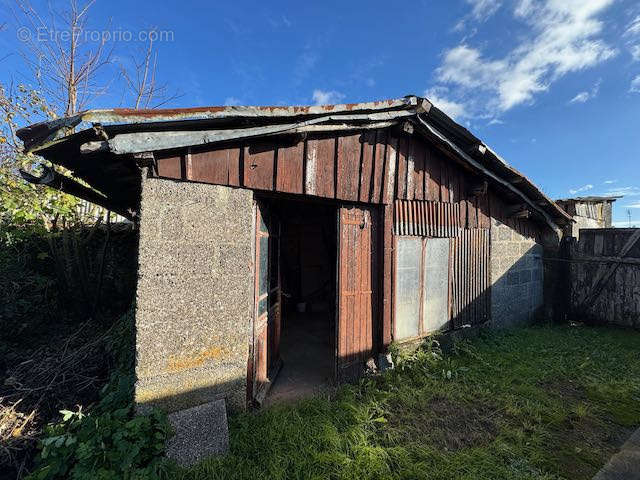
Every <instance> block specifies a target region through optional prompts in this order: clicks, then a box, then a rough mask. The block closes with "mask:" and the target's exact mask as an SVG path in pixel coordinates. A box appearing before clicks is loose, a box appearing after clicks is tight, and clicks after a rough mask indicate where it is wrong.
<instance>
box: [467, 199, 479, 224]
mask: <svg viewBox="0 0 640 480" xmlns="http://www.w3.org/2000/svg"><path fill="white" fill-rule="evenodd" d="M464 203H465V204H466V206H467V228H478V215H477V213H476V212H477V210H476V197H469V198H467V199H466V200H465V202H464Z"/></svg>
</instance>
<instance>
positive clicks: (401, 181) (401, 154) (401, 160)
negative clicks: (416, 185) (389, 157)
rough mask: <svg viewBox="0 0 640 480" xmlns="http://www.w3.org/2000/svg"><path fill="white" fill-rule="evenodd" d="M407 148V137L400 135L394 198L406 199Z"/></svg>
mask: <svg viewBox="0 0 640 480" xmlns="http://www.w3.org/2000/svg"><path fill="white" fill-rule="evenodd" d="M408 150H409V137H406V136H403V137H400V139H399V143H398V168H397V172H396V195H395V198H400V199H402V200H406V199H407V155H408Z"/></svg>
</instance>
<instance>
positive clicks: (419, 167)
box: [410, 138, 426, 200]
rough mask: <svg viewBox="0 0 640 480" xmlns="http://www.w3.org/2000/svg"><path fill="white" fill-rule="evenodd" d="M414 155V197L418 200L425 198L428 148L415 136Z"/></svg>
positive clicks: (413, 140)
mask: <svg viewBox="0 0 640 480" xmlns="http://www.w3.org/2000/svg"><path fill="white" fill-rule="evenodd" d="M411 144H412V156H413V166H414V168H413V172H410V174H411V175H413V198H414V199H416V200H423V199H424V157H425V155H426V150H425V148H424V144H423V143H422V142H421V141H420V140H417V139H415V138H413V139H412V140H411Z"/></svg>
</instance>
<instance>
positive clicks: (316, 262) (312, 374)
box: [260, 199, 337, 405]
mask: <svg viewBox="0 0 640 480" xmlns="http://www.w3.org/2000/svg"><path fill="white" fill-rule="evenodd" d="M260 204H261V205H262V207H261V208H262V209H263V210H264V211H268V212H269V213H268V215H269V217H270V219H271V224H272V225H271V226H270V227H271V231H272V233H275V232H276V227H275V226H274V224H275V220H274V219H276V218H277V223H278V227H277V235H278V240H279V241H278V247H272V249H271V254H270V257H271V258H270V261H269V263H270V264H271V267H270V270H271V275H270V276H271V277H273V278H274V279H275V277H274V275H273V269H275V268H276V266H275V263H276V260H275V258H274V256H275V255H276V254H277V253H278V252H279V261H277V263H278V264H279V270H280V271H279V284H280V302H279V303H280V310H279V312H276V314H279V316H280V318H279V322H280V325H279V329H277V330H279V332H278V333H279V338H278V339H277V340H276V341H279V345H278V346H277V347H275V346H274V345H273V343H274V342H267V344H268V345H269V346H268V348H269V349H274V348H275V349H277V351H278V355H279V358H280V360H281V362H280V367H279V369H278V371H277V372H273V373H272V376H273V378H270V379H269V383H270V385H269V392H268V394H266V396H265V398H264V400H263V401H262V402H261V403H262V404H263V405H268V404H273V403H280V402H287V401H294V400H297V399H300V398H304V397H308V396H312V395H314V394H316V393H319V392H321V391H323V390H326V389H328V388H330V387H331V385H332V384H333V381H334V371H335V361H336V357H335V352H336V345H335V338H336V334H335V331H336V328H335V318H336V311H335V308H336V250H337V247H336V242H337V236H336V222H337V213H336V212H337V208H336V207H334V206H331V205H326V204H322V203H314V202H303V201H293V200H281V199H262V200H261V201H260ZM272 236H273V235H272ZM271 244H272V245H275V241H274V240H272V241H271ZM271 330H272V331H275V330H276V329H275V328H272V329H271ZM267 356H269V355H267Z"/></svg>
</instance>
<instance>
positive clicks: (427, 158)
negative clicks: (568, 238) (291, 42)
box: [19, 96, 572, 411]
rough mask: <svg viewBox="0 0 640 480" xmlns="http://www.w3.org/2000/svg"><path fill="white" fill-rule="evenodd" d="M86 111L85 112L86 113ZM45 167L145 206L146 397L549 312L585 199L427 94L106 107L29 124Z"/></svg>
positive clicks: (241, 399)
mask: <svg viewBox="0 0 640 480" xmlns="http://www.w3.org/2000/svg"><path fill="white" fill-rule="evenodd" d="M74 129H75V130H74ZM19 136H20V138H21V139H22V140H23V141H24V143H25V146H26V148H27V149H28V150H29V151H31V152H34V153H37V154H39V155H41V156H43V157H44V158H46V159H48V160H49V161H51V162H52V163H53V164H56V165H61V166H64V167H66V168H68V169H70V170H71V171H72V172H73V174H74V176H76V177H77V178H80V179H82V180H83V181H84V182H86V183H87V184H88V185H90V186H91V188H87V187H86V186H84V185H81V184H79V183H77V182H75V181H74V180H72V179H70V178H68V177H61V176H60V175H59V174H56V173H55V172H53V171H47V172H46V174H45V175H44V176H43V178H42V179H32V180H33V181H36V182H41V183H48V184H50V185H54V186H56V187H57V188H61V189H63V190H67V191H70V192H72V193H75V194H77V195H80V196H84V197H85V198H88V199H89V200H91V201H94V202H96V203H99V204H102V205H104V206H106V207H108V208H110V209H112V210H114V211H116V212H118V213H120V214H122V215H126V216H128V217H129V218H132V219H135V221H136V222H137V223H138V224H139V230H140V238H139V259H138V285H137V302H136V329H137V332H136V335H137V363H136V376H137V383H136V401H137V402H138V404H139V405H141V406H144V405H159V406H162V407H164V408H166V409H167V410H169V411H177V410H181V409H186V408H189V407H192V406H195V405H199V404H203V403H206V402H209V401H213V400H215V399H219V398H225V399H226V400H227V404H228V405H230V406H231V407H232V408H239V409H241V408H245V407H246V406H247V405H248V404H260V403H262V402H264V401H265V398H267V396H268V393H269V390H270V388H271V387H272V386H274V388H273V394H274V395H280V396H282V397H286V396H287V395H288V390H286V389H284V390H282V389H281V390H280V391H279V392H277V389H278V387H277V385H278V381H279V379H282V381H281V383H282V384H284V385H288V386H289V387H292V388H294V387H296V385H297V386H299V387H300V388H303V389H307V390H313V389H314V388H317V387H319V386H321V385H322V384H326V383H327V382H340V381H344V380H349V379H353V378H356V377H358V376H359V375H361V374H362V372H363V371H364V369H365V364H366V363H367V362H368V361H369V364H371V361H372V360H373V361H377V360H378V357H379V355H380V354H384V353H385V352H386V351H387V349H388V347H389V345H390V344H391V342H399V343H402V342H410V341H415V340H416V339H421V338H423V337H425V336H427V335H430V334H433V333H435V332H442V331H449V330H457V329H463V328H467V327H473V326H481V325H489V326H511V325H517V324H525V323H527V322H530V321H531V320H532V319H533V318H534V316H535V315H536V314H537V313H539V312H540V311H541V310H542V309H543V306H544V273H543V270H544V269H543V261H542V257H543V250H544V248H554V246H556V245H557V242H558V236H559V234H560V231H561V229H562V228H563V227H564V226H565V225H568V224H569V223H570V222H571V221H572V219H571V216H570V215H568V214H567V213H566V212H565V211H564V210H563V209H561V208H560V207H559V206H558V205H557V204H556V203H555V202H553V201H552V200H550V199H549V198H548V197H546V196H545V195H544V194H543V193H542V192H541V191H540V189H539V188H538V187H536V186H535V185H534V184H533V183H532V182H531V181H530V180H529V179H527V178H526V177H525V176H524V175H522V174H521V173H519V172H518V171H517V170H515V169H514V168H512V167H511V166H509V165H508V164H507V163H506V162H505V161H504V160H503V159H502V158H501V157H500V156H498V155H497V154H496V153H495V152H494V151H493V150H492V149H491V148H489V147H488V146H487V145H486V144H484V143H483V142H482V141H481V140H479V139H478V138H476V137H475V136H474V135H472V134H471V133H470V132H469V131H468V130H467V129H465V128H464V127H462V126H461V125H459V124H457V123H455V122H454V121H453V120H452V119H451V118H449V117H448V116H447V115H445V114H444V113H443V112H442V111H441V110H439V109H437V108H436V107H435V106H433V105H432V104H431V103H430V102H429V101H428V100H427V99H425V98H420V97H416V96H407V97H404V98H400V99H395V100H385V101H377V102H367V103H357V104H344V105H325V106H294V107H289V106H287V107H282V106H274V107H235V106H233V107H204V108H188V109H175V110H127V109H113V110H90V111H86V112H82V113H80V114H78V115H75V116H73V117H68V118H62V119H59V120H54V121H51V122H46V123H41V124H36V125H33V126H30V127H27V128H25V129H22V130H21V131H20V132H19Z"/></svg>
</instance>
